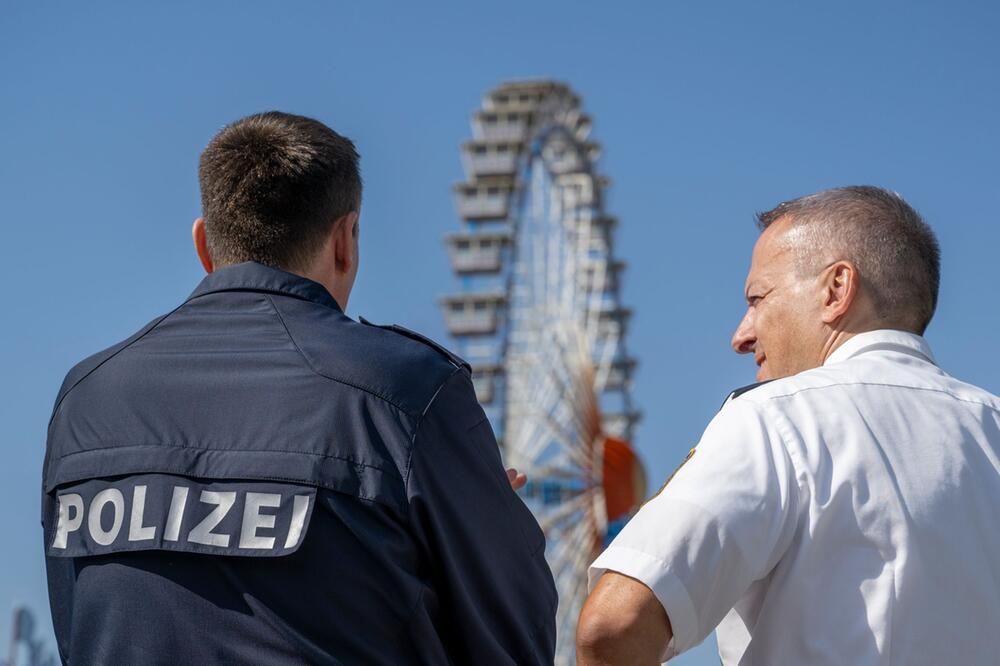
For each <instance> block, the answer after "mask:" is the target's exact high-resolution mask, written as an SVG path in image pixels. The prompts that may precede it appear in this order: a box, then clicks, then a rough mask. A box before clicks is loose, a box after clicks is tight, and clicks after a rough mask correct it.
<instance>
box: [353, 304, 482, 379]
mask: <svg viewBox="0 0 1000 666" xmlns="http://www.w3.org/2000/svg"><path fill="white" fill-rule="evenodd" d="M358 321H360V322H361V323H362V324H364V325H365V326H373V327H375V328H381V329H383V330H386V331H392V332H393V333H398V334H399V335H402V336H405V337H407V338H410V339H411V340H416V341H417V342H422V343H424V344H425V345H427V346H428V347H431V348H432V349H434V350H435V351H437V352H438V353H440V354H441V355H442V356H444V357H445V358H447V359H448V360H449V361H451V363H452V365H454V366H455V367H456V368H465V370H466V371H467V372H472V366H471V365H469V363H468V361H466V360H465V359H463V358H461V357H460V356H458V355H457V354H454V353H452V352H451V350H449V349H448V348H447V347H445V346H443V345H440V344H438V343H437V342H434V341H433V340H431V339H430V338H428V337H427V336H425V335H421V334H420V333H417V332H416V331H411V330H410V329H408V328H406V327H404V326H400V325H399V324H385V325H383V324H373V323H372V322H370V321H368V320H367V319H365V318H364V317H358Z"/></svg>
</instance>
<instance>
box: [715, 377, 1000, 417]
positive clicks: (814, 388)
mask: <svg viewBox="0 0 1000 666" xmlns="http://www.w3.org/2000/svg"><path fill="white" fill-rule="evenodd" d="M836 386H881V387H884V388H901V389H910V390H913V391H929V392H931V393H943V394H944V395H946V396H949V397H951V398H954V399H955V400H958V401H959V402H964V403H968V404H970V405H979V406H981V407H986V408H987V409H989V410H992V411H994V412H1000V407H997V406H996V405H991V404H990V403H988V402H982V401H980V400H970V399H968V398H963V397H961V396H958V395H955V394H954V393H952V392H951V391H946V390H944V389H939V388H932V387H928V386H907V385H906V384H886V383H883V382H837V383H835V384H824V385H823V386H804V387H802V388H800V389H796V390H795V391H792V392H791V393H781V394H778V395H770V396H767V397H766V398H762V399H761V400H760V402H765V401H771V400H777V399H779V398H791V397H793V396H795V395H798V394H799V393H804V392H805V391H818V390H821V389H828V388H834V387H836ZM749 394H750V391H748V392H747V395H749ZM739 397H742V396H738V398H739ZM735 399H736V398H734V400H735ZM747 400H748V401H750V402H756V401H755V400H753V398H747Z"/></svg>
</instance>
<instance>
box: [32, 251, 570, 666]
mask: <svg viewBox="0 0 1000 666" xmlns="http://www.w3.org/2000/svg"><path fill="white" fill-rule="evenodd" d="M42 512H43V515H42V523H43V526H44V528H45V529H44V533H45V552H46V562H47V568H48V582H49V595H50V600H51V605H52V618H53V622H54V625H55V631H56V637H57V640H58V644H59V651H60V654H61V656H62V658H63V660H64V661H68V662H69V663H72V664H158V663H162V664H302V663H313V664H477V665H479V664H548V663H551V662H552V658H553V651H554V644H555V620H554V616H555V607H556V596H555V589H554V586H553V582H552V575H551V573H550V571H549V568H548V566H547V565H546V563H545V559H544V549H545V548H544V545H545V541H544V537H543V535H542V532H541V530H540V529H539V527H538V525H537V523H536V522H535V520H534V519H533V517H532V516H531V514H530V512H529V511H528V510H527V508H526V507H525V506H524V504H523V503H522V502H521V500H520V499H519V498H518V497H517V496H516V495H515V493H514V492H513V491H512V490H511V488H510V484H509V483H508V481H507V477H506V475H505V473H504V470H503V467H502V464H501V460H500V456H499V452H498V449H497V444H496V440H495V438H494V436H493V432H492V430H491V428H490V425H489V422H488V421H487V420H486V417H485V415H484V413H483V411H482V409H481V408H480V406H479V405H478V403H477V402H476V398H475V394H474V392H473V388H472V382H471V379H470V375H469V368H468V366H467V365H466V364H465V363H464V362H463V361H461V360H460V359H458V358H457V357H455V356H452V355H451V354H450V353H448V352H447V351H446V350H444V349H443V348H441V347H438V346H437V345H435V344H434V343H432V342H430V341H428V340H426V339H423V338H421V337H420V336H417V335H416V334H414V333H411V332H409V331H406V330H405V329H401V328H398V327H390V328H389V329H388V330H387V329H385V328H381V327H376V326H371V325H365V324H359V323H357V322H355V321H353V320H351V319H349V318H348V317H347V316H345V315H344V313H343V312H342V311H341V309H340V308H339V307H338V305H337V303H336V301H335V300H334V299H333V298H332V297H331V296H330V294H329V293H328V292H327V291H326V290H325V289H324V288H323V287H322V286H321V285H319V284H317V283H315V282H312V281H311V280H308V279H305V278H302V277H299V276H296V275H291V274H289V273H285V272H283V271H280V270H276V269H273V268H268V267H265V266H262V265H260V264H255V263H245V264H240V265H237V266H231V267H227V268H223V269H221V270H218V271H216V272H215V273H212V274H211V275H209V276H207V277H206V278H205V279H204V281H203V282H202V283H201V285H199V287H198V288H197V289H196V290H195V291H194V293H193V294H192V295H191V297H190V298H189V299H188V300H187V301H186V302H185V303H184V304H183V305H181V306H180V307H178V308H176V309H175V310H173V311H172V312H170V313H169V314H167V315H164V316H162V317H160V318H158V319H156V320H154V321H153V322H152V323H150V324H149V325H147V326H146V327H145V328H143V329H142V330H141V331H139V332H138V333H136V334H135V335H133V336H132V337H131V338H129V339H128V340H125V341H124V342H122V343H120V344H118V345H115V346H114V347H112V348H110V349H108V350H106V351H104V352H101V353H99V354H97V355H95V356H92V357H90V358H88V359H86V360H85V361H83V362H82V363H80V364H79V365H77V366H76V367H75V368H73V370H71V371H70V373H69V374H68V376H67V377H66V380H65V382H64V384H63V387H62V389H61V390H60V391H59V396H58V399H57V401H56V406H55V410H54V412H53V415H52V421H51V424H50V427H49V437H48V447H47V451H46V458H45V468H44V493H43V508H42Z"/></svg>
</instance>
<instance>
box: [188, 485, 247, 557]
mask: <svg viewBox="0 0 1000 666" xmlns="http://www.w3.org/2000/svg"><path fill="white" fill-rule="evenodd" d="M199 500H200V501H201V502H204V503H205V504H215V505H217V506H216V507H215V509H213V510H212V512H211V513H210V514H208V515H207V516H205V519H204V520H202V521H201V522H200V523H198V524H197V525H195V526H194V529H193V530H191V533H190V534H188V541H190V542H192V543H200V544H204V545H206V546H221V547H222V548H226V547H228V546H229V535H228V534H215V533H213V532H212V530H213V529H214V528H215V526H216V525H218V524H219V523H221V522H222V519H223V518H225V517H226V514H227V513H229V510H230V509H231V508H233V504H235V503H236V493H235V492H227V493H221V492H216V491H214V490H203V491H201V497H200V498H199Z"/></svg>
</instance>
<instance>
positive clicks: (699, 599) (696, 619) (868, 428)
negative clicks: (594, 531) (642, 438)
mask: <svg viewBox="0 0 1000 666" xmlns="http://www.w3.org/2000/svg"><path fill="white" fill-rule="evenodd" d="M606 570H612V571H617V572H619V573H622V574H625V575H627V576H630V577H632V578H635V579H637V580H639V581H641V582H642V583H644V584H645V585H646V586H648V587H649V588H650V589H651V590H652V591H653V593H654V594H655V595H656V597H657V598H658V599H659V600H660V603H661V604H663V607H664V609H666V611H667V615H668V616H669V618H670V622H671V625H672V627H673V633H674V638H673V639H672V641H671V644H670V646H669V647H668V652H667V655H665V656H673V655H674V654H677V653H680V652H683V651H684V650H687V649H689V648H691V647H693V646H695V645H697V644H698V643H700V642H701V641H702V640H704V639H705V637H706V636H707V635H708V634H709V632H711V631H712V630H713V629H715V628H716V626H718V642H719V652H720V656H721V657H722V661H723V663H724V664H726V665H727V666H730V665H735V664H740V665H747V664H766V665H786V664H787V665H795V666H797V665H800V664H809V665H812V664H837V665H838V666H842V665H844V664H851V665H852V666H864V665H867V664H905V665H907V666H909V665H911V664H935V665H940V664H955V665H958V664H961V665H963V666H964V665H966V664H998V663H1000V399H998V398H997V397H996V396H994V395H992V394H990V393H988V392H987V391H984V390H982V389H979V388H977V387H975V386H970V385H969V384H964V383H962V382H960V381H958V380H956V379H954V378H952V377H950V376H948V375H947V374H945V373H944V372H943V371H941V370H940V369H939V368H938V367H937V366H936V365H935V364H934V361H933V358H932V357H931V353H930V349H929V348H928V347H927V344H926V343H925V342H924V340H923V338H921V337H919V336H916V335H912V334H909V333H904V332H901V331H888V330H881V331H872V332H869V333H863V334H860V335H857V336H855V337H853V338H851V339H850V340H848V341H847V342H846V343H844V344H843V345H842V346H841V347H840V348H838V349H837V350H836V351H835V352H834V353H833V354H832V355H831V356H830V358H829V359H828V360H827V362H826V363H825V364H824V366H823V367H821V368H816V369H814V370H809V371H807V372H803V373H800V374H798V375H795V376H793V377H788V378H785V379H781V380H777V381H773V382H770V383H768V384H765V385H763V386H760V387H758V388H755V389H753V390H751V391H749V392H747V393H745V394H743V395H741V396H739V397H737V398H735V399H733V400H731V401H729V402H728V403H727V404H726V405H725V407H723V409H722V410H721V411H720V412H719V414H718V415H717V416H716V417H715V418H714V419H713V420H712V422H711V423H710V424H709V426H708V428H707V429H706V430H705V434H704V435H703V437H702V439H701V442H700V443H699V444H698V446H697V449H696V452H695V454H694V455H693V456H692V457H691V458H690V460H689V461H688V462H687V463H686V464H685V465H684V466H683V467H682V468H681V469H680V470H679V471H678V472H677V474H676V475H675V477H674V478H673V479H672V480H671V481H670V482H669V483H668V484H667V485H666V486H665V487H664V489H663V490H662V491H661V492H660V493H659V494H658V495H657V496H656V497H655V498H653V499H652V500H650V501H649V502H648V503H647V504H646V505H645V506H644V507H643V508H642V509H641V510H640V511H639V512H638V514H636V516H635V517H634V518H633V519H632V520H631V521H630V522H629V524H628V525H627V526H626V527H625V529H624V530H623V531H622V532H621V534H620V535H619V536H618V537H617V538H616V539H615V540H614V541H613V542H612V543H611V545H610V546H609V547H608V549H607V550H606V551H604V553H603V554H601V556H600V557H598V558H597V560H596V561H595V562H594V563H593V565H592V566H591V569H590V584H591V587H593V585H594V584H595V583H596V582H597V579H598V577H599V576H600V575H601V574H602V573H603V572H604V571H606Z"/></svg>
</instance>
